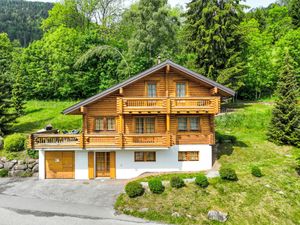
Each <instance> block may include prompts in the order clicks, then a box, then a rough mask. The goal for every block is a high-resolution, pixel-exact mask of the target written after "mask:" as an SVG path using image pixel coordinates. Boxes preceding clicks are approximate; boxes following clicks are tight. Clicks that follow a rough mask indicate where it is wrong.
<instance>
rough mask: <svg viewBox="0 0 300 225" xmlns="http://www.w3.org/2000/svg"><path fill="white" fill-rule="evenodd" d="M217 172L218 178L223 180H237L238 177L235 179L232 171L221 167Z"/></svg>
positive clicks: (235, 176)
mask: <svg viewBox="0 0 300 225" xmlns="http://www.w3.org/2000/svg"><path fill="white" fill-rule="evenodd" d="M219 172H220V177H221V178H222V179H223V180H231V181H237V180H238V177H237V175H236V173H235V170H234V169H231V168H225V167H222V168H221V169H220V170H219Z"/></svg>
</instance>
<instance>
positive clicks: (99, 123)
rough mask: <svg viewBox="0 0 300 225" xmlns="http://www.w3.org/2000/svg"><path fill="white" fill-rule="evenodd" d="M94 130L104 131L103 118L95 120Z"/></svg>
mask: <svg viewBox="0 0 300 225" xmlns="http://www.w3.org/2000/svg"><path fill="white" fill-rule="evenodd" d="M95 130H104V118H102V117H100V118H97V119H95Z"/></svg>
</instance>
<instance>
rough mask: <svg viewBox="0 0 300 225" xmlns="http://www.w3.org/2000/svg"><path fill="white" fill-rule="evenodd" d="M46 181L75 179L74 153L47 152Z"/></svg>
mask: <svg viewBox="0 0 300 225" xmlns="http://www.w3.org/2000/svg"><path fill="white" fill-rule="evenodd" d="M45 153H46V155H45V161H46V179H73V178H74V152H70V151H68V152H65V151H64V152H59V151H53V152H45Z"/></svg>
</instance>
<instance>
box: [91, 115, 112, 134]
mask: <svg viewBox="0 0 300 225" xmlns="http://www.w3.org/2000/svg"><path fill="white" fill-rule="evenodd" d="M114 130H116V120H115V117H98V118H96V119H95V131H114Z"/></svg>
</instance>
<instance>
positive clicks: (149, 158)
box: [134, 152, 156, 162]
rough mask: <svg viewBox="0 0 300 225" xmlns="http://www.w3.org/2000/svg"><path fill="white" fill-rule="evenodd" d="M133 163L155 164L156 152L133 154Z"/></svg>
mask: <svg viewBox="0 0 300 225" xmlns="http://www.w3.org/2000/svg"><path fill="white" fill-rule="evenodd" d="M134 161H135V162H155V161H156V152H134Z"/></svg>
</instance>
